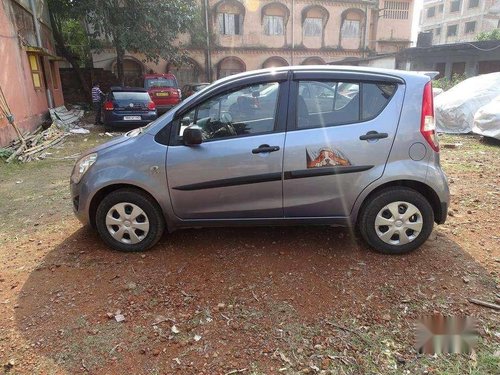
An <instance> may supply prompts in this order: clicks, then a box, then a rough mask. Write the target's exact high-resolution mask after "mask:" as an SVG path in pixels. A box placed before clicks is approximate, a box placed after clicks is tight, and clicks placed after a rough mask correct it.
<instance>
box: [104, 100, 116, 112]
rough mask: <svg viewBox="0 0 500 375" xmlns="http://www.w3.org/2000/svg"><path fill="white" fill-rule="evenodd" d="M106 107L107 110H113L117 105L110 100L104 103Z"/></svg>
mask: <svg viewBox="0 0 500 375" xmlns="http://www.w3.org/2000/svg"><path fill="white" fill-rule="evenodd" d="M104 109H105V110H106V111H112V110H113V109H115V106H114V104H113V102H112V101H109V100H108V101H107V102H106V103H104Z"/></svg>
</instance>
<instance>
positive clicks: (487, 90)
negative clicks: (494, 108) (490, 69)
mask: <svg viewBox="0 0 500 375" xmlns="http://www.w3.org/2000/svg"><path fill="white" fill-rule="evenodd" d="M498 95H500V73H490V74H483V75H480V76H477V77H472V78H468V79H466V80H465V81H463V82H460V83H459V84H457V85H455V86H453V87H452V88H451V89H449V90H448V91H445V92H444V93H442V94H440V95H438V96H436V99H435V109H436V126H437V130H438V132H443V133H470V132H472V131H473V129H472V128H473V125H474V115H475V113H476V112H477V111H478V110H479V108H481V107H482V106H484V105H486V104H488V103H489V102H491V101H492V100H493V99H494V98H495V97H496V96H498Z"/></svg>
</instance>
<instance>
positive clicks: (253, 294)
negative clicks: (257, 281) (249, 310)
mask: <svg viewBox="0 0 500 375" xmlns="http://www.w3.org/2000/svg"><path fill="white" fill-rule="evenodd" d="M252 296H253V298H254V299H255V300H256V301H257V302H260V300H259V299H258V298H257V295H256V294H255V292H254V291H253V290H252Z"/></svg>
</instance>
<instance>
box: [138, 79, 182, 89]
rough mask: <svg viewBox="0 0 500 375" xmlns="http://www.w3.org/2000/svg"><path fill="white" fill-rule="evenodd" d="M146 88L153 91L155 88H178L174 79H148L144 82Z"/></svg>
mask: <svg viewBox="0 0 500 375" xmlns="http://www.w3.org/2000/svg"><path fill="white" fill-rule="evenodd" d="M144 87H145V88H146V89H151V88H155V87H177V82H176V80H175V79H173V78H165V77H157V78H146V80H145V82H144Z"/></svg>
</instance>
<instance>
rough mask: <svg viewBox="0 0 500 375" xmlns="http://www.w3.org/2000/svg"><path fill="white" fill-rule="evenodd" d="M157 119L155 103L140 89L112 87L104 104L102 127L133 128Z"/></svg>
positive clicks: (146, 92)
mask: <svg viewBox="0 0 500 375" xmlns="http://www.w3.org/2000/svg"><path fill="white" fill-rule="evenodd" d="M157 117H158V112H157V111H156V105H155V103H154V102H153V101H152V100H151V97H150V96H149V94H148V91H147V90H146V89H143V88H140V87H139V88H137V87H112V88H111V90H110V92H109V93H108V95H107V97H106V101H105V102H104V125H106V126H108V127H128V128H132V127H134V128H135V127H138V126H144V125H147V124H149V123H150V122H151V121H153V120H156V118H157Z"/></svg>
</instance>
